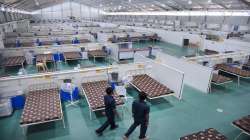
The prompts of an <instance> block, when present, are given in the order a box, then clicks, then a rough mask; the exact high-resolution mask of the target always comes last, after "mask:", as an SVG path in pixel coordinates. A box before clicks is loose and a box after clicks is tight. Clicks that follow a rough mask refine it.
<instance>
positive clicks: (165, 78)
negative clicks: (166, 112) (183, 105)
mask: <svg viewBox="0 0 250 140" xmlns="http://www.w3.org/2000/svg"><path fill="white" fill-rule="evenodd" d="M134 62H135V63H143V64H146V65H145V66H144V67H145V69H146V70H148V69H150V70H148V71H149V75H150V76H151V77H152V78H154V79H156V80H157V81H158V82H160V83H162V84H163V85H165V86H167V87H168V88H170V89H171V90H173V91H174V96H175V97H176V98H178V99H182V91H183V86H184V72H182V71H180V70H178V69H175V68H173V67H171V66H169V65H164V64H160V63H158V62H156V61H154V60H152V59H149V58H146V57H144V56H142V55H141V54H139V53H135V55H134Z"/></svg>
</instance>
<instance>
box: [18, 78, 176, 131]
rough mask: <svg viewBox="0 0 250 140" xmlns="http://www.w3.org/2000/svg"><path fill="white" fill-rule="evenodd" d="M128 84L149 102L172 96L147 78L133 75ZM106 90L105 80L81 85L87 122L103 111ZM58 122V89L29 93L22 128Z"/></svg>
mask: <svg viewBox="0 0 250 140" xmlns="http://www.w3.org/2000/svg"><path fill="white" fill-rule="evenodd" d="M130 84H131V85H132V86H133V87H135V88H136V89H138V90H139V91H143V92H145V93H146V94H147V95H148V98H149V99H155V98H160V97H163V96H169V95H173V93H174V92H173V91H172V90H171V89H169V88H168V87H167V86H165V85H163V84H161V83H159V82H158V81H156V80H155V79H153V78H152V77H150V76H149V75H147V74H140V75H135V76H134V79H133V81H131V83H130ZM144 85H147V86H144ZM107 87H109V83H108V80H97V81H91V82H84V83H82V84H81V88H82V91H83V95H84V96H85V98H86V100H87V103H88V107H89V111H90V118H91V113H92V112H95V111H100V110H103V109H104V107H105V105H104V103H103V97H104V95H105V94H106V92H105V90H106V88H107ZM114 98H115V100H116V104H117V106H121V105H123V104H124V102H123V100H122V99H121V97H120V96H119V95H118V94H117V93H115V94H114ZM58 120H61V121H62V122H63V125H64V120H63V113H62V106H61V100H60V94H59V88H55V86H54V87H53V88H47V89H42V90H41V89H38V90H31V91H28V94H27V96H26V102H25V106H24V110H23V113H22V116H21V120H20V125H21V127H23V128H26V127H28V126H30V125H35V124H41V123H47V122H52V121H58ZM64 126H65V125H64Z"/></svg>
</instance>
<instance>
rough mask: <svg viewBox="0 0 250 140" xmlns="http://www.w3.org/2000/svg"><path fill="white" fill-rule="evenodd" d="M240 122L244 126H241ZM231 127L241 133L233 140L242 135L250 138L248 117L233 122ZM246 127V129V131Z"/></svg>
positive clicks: (249, 117) (249, 119) (249, 120)
mask: <svg viewBox="0 0 250 140" xmlns="http://www.w3.org/2000/svg"><path fill="white" fill-rule="evenodd" d="M241 122H244V124H245V126H243V125H242V124H241ZM232 125H233V126H234V127H235V128H237V129H239V130H240V131H241V133H240V134H239V135H237V136H236V137H235V138H234V140H237V139H238V138H239V137H240V136H241V135H242V134H246V135H248V136H250V115H248V116H245V117H242V118H240V119H238V120H235V121H233V123H232ZM246 126H247V127H248V129H246Z"/></svg>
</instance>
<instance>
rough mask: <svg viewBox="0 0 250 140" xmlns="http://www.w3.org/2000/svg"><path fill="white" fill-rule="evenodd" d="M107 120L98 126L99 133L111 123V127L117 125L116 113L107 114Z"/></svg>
mask: <svg viewBox="0 0 250 140" xmlns="http://www.w3.org/2000/svg"><path fill="white" fill-rule="evenodd" d="M106 117H107V121H106V122H105V123H104V124H103V125H102V126H101V127H100V128H98V129H97V130H96V131H97V132H98V133H101V132H103V131H104V130H105V129H106V128H107V127H108V126H109V125H110V128H114V127H115V115H114V114H110V115H109V114H107V116H106Z"/></svg>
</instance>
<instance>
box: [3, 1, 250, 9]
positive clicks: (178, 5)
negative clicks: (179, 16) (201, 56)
mask: <svg viewBox="0 0 250 140" xmlns="http://www.w3.org/2000/svg"><path fill="white" fill-rule="evenodd" d="M69 1H72V2H77V3H81V4H84V5H87V6H91V7H95V8H100V9H102V10H104V11H109V12H132V11H133V12H135V11H169V10H225V9H229V10H250V0H0V4H4V5H6V6H9V7H13V8H17V9H21V10H25V11H30V12H31V11H35V10H38V9H42V8H46V7H50V6H53V5H57V4H60V3H63V2H69Z"/></svg>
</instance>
